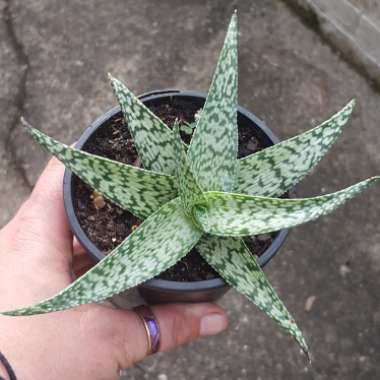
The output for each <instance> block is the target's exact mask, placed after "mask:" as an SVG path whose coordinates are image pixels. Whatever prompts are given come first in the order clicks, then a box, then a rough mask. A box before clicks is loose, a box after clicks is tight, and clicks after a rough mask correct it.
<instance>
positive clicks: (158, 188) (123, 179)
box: [23, 121, 177, 219]
mask: <svg viewBox="0 0 380 380" xmlns="http://www.w3.org/2000/svg"><path fill="white" fill-rule="evenodd" d="M23 122H24V124H26V125H28V124H27V123H26V122H25V121H23ZM28 126H29V125H28ZM27 131H28V132H29V133H30V134H31V135H32V137H33V138H34V140H36V141H37V142H38V143H39V144H41V145H42V146H44V147H45V148H46V149H47V150H48V151H49V152H50V153H52V154H53V155H54V156H56V157H57V158H58V159H59V160H60V161H62V162H63V163H64V164H65V166H66V167H68V168H70V169H71V170H72V171H73V172H74V173H75V174H76V175H77V176H78V177H80V178H81V179H82V180H83V181H84V182H86V183H87V184H88V185H90V186H91V187H93V188H94V189H95V190H96V191H98V192H99V193H101V194H102V195H104V196H105V197H106V198H108V199H109V200H110V201H112V202H113V203H115V204H117V205H118V206H120V207H121V208H123V209H126V210H128V211H130V212H131V213H133V214H134V215H136V216H137V217H138V218H141V219H145V218H146V217H148V216H149V215H150V214H152V213H153V212H154V211H156V210H157V209H158V208H159V207H161V206H162V205H163V204H165V203H166V202H168V201H170V200H171V199H173V198H175V197H176V196H177V184H176V181H175V178H174V177H171V176H169V175H166V174H162V173H156V172H152V171H149V170H144V169H140V168H136V167H134V166H132V165H127V164H123V163H121V162H117V161H112V160H109V159H107V158H103V157H100V156H96V155H93V154H90V153H86V152H83V151H81V150H78V149H74V148H70V147H69V146H67V145H65V144H62V143H60V142H58V141H56V140H54V139H52V138H51V137H49V136H47V135H45V134H44V133H42V132H40V131H38V130H37V129H34V128H32V127H30V126H29V128H27Z"/></svg>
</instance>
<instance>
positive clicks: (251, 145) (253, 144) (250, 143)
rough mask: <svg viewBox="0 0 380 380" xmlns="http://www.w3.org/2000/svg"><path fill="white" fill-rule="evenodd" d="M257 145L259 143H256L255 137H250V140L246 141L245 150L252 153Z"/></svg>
mask: <svg viewBox="0 0 380 380" xmlns="http://www.w3.org/2000/svg"><path fill="white" fill-rule="evenodd" d="M258 145H259V143H258V141H257V139H256V137H251V138H250V140H249V141H248V144H247V149H249V150H250V151H252V152H254V151H255V150H256V149H257V147H258Z"/></svg>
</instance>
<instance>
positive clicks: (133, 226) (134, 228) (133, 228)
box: [131, 224, 139, 232]
mask: <svg viewBox="0 0 380 380" xmlns="http://www.w3.org/2000/svg"><path fill="white" fill-rule="evenodd" d="M138 226H139V225H138V224H133V225H132V227H131V230H132V232H133V231H134V230H136V229H137V228H138Z"/></svg>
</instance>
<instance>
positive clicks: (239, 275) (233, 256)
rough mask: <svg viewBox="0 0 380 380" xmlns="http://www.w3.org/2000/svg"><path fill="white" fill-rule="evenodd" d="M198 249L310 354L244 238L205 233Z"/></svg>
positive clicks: (235, 286)
mask: <svg viewBox="0 0 380 380" xmlns="http://www.w3.org/2000/svg"><path fill="white" fill-rule="evenodd" d="M197 250H198V251H199V253H200V254H201V255H202V257H203V258H204V259H205V260H206V261H207V262H208V263H209V264H210V265H211V266H212V267H213V268H214V269H215V270H216V271H217V272H218V273H219V274H220V276H222V277H223V278H224V279H225V281H227V283H229V284H230V285H231V286H233V287H234V288H236V289H237V290H238V291H239V292H240V293H242V294H244V295H245V296H246V297H247V298H248V299H249V300H250V301H251V302H253V303H254V304H255V305H256V306H257V307H258V308H259V309H261V310H262V311H264V312H265V313H266V314H267V315H269V316H270V317H271V318H273V319H274V320H275V321H276V322H278V324H279V325H280V326H281V327H283V328H284V329H285V330H286V331H287V332H288V333H289V334H290V335H292V336H293V337H294V338H295V339H296V341H297V342H298V343H299V345H300V346H301V348H302V350H303V351H304V352H305V353H306V354H308V348H307V345H306V342H305V339H304V337H303V336H302V333H301V331H300V329H299V328H298V326H297V324H296V322H295V321H294V319H293V317H292V316H291V315H290V314H289V312H288V310H287V309H286V307H285V305H284V304H283V303H282V301H281V300H280V299H279V297H278V296H277V294H276V292H275V291H274V290H273V288H272V286H271V285H270V283H269V282H268V280H267V279H266V278H265V275H264V272H263V271H262V270H261V268H260V266H259V265H258V264H257V261H256V258H255V257H254V256H253V255H252V253H251V252H250V251H249V250H248V248H247V247H246V245H245V244H244V242H243V240H242V239H239V238H231V237H221V236H210V235H205V236H203V237H202V238H201V239H200V241H199V242H198V244H197Z"/></svg>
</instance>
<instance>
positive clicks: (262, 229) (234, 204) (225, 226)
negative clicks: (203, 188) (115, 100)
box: [193, 176, 380, 236]
mask: <svg viewBox="0 0 380 380" xmlns="http://www.w3.org/2000/svg"><path fill="white" fill-rule="evenodd" d="M379 179H380V176H378V177H372V178H369V179H367V180H364V181H362V182H359V183H357V184H355V185H352V186H350V187H348V188H346V189H343V190H340V191H338V192H336V193H332V194H327V195H322V196H319V197H315V198H304V199H281V198H269V197H256V196H251V195H244V194H232V193H222V192H212V191H210V192H205V193H203V196H204V198H205V200H206V202H204V203H203V204H199V205H195V206H194V211H193V215H194V216H195V218H196V219H197V220H198V223H199V225H201V226H202V228H203V230H204V231H205V232H206V233H209V234H212V235H219V236H250V235H256V234H261V233H267V232H272V231H278V230H281V229H284V228H290V227H294V226H298V225H299V224H302V223H306V222H309V221H312V220H315V219H317V218H319V217H321V216H323V215H327V214H329V213H331V212H332V211H334V210H335V209H336V208H338V207H339V206H340V205H342V204H343V203H344V202H346V201H347V200H349V199H351V198H353V197H354V196H355V195H357V194H359V193H361V192H362V191H363V190H365V189H367V188H368V187H369V186H370V185H371V184H372V183H374V182H375V181H377V180H379Z"/></svg>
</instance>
